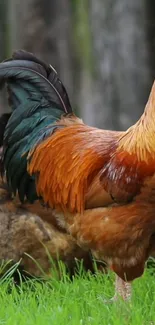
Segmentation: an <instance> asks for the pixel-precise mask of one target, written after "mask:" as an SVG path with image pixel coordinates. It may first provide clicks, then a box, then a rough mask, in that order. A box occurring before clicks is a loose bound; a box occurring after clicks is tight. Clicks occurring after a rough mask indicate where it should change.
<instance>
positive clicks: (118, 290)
mask: <svg viewBox="0 0 155 325" xmlns="http://www.w3.org/2000/svg"><path fill="white" fill-rule="evenodd" d="M119 297H121V298H122V299H123V300H130V298H131V283H129V282H125V281H123V280H122V279H121V278H120V277H118V275H116V280H115V295H114V297H113V298H112V300H113V301H116V300H117V299H118V298H119Z"/></svg>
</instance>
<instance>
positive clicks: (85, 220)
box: [0, 51, 155, 299]
mask: <svg viewBox="0 0 155 325" xmlns="http://www.w3.org/2000/svg"><path fill="white" fill-rule="evenodd" d="M0 81H1V86H3V85H4V84H5V83H6V84H7V89H8V94H9V103H10V106H11V109H12V114H11V116H10V118H9V120H8V123H7V125H6V128H5V132H4V139H3V170H4V172H5V175H6V181H7V184H8V186H9V189H10V191H11V192H12V193H13V194H14V195H18V197H19V199H20V200H21V202H22V203H23V204H24V202H25V204H26V202H29V203H30V204H32V205H33V204H35V202H36V200H37V201H38V200H39V201H40V204H42V203H43V204H44V206H46V207H47V208H48V209H49V211H51V218H52V216H54V217H55V220H56V222H57V224H58V225H59V226H60V227H61V228H62V229H64V230H65V231H67V232H68V233H69V234H70V235H71V236H72V237H73V238H74V239H75V240H76V243H77V244H78V245H79V246H80V247H82V249H84V250H91V252H92V254H93V255H94V256H95V258H98V259H100V260H104V261H106V262H107V263H108V265H109V267H110V268H111V269H112V270H113V271H114V272H115V273H116V275H117V280H116V290H117V292H118V293H119V294H120V295H121V296H122V297H123V299H127V298H128V296H129V295H130V289H131V288H130V283H131V281H132V280H134V279H136V278H137V277H140V276H141V275H142V274H143V271H144V268H145V262H146V261H147V259H148V257H149V255H151V254H152V252H153V251H154V249H155V245H154V244H155V241H154V237H155V236H154V234H155V218H154V208H155V176H154V173H155V136H154V134H155V125H154V118H155V116H154V115H155V108H154V106H155V85H153V88H152V91H151V94H150V97H149V100H148V103H147V105H146V108H145V111H144V113H143V115H142V116H141V118H140V119H139V121H138V122H137V123H136V124H135V125H133V126H132V127H130V128H129V129H128V130H127V131H125V132H116V131H108V130H100V129H97V128H94V127H90V126H88V125H86V124H84V123H83V121H82V120H81V119H79V118H78V117H76V116H75V115H74V113H73V111H72V108H71V104H70V101H69V98H68V95H67V93H66V90H65V88H64V86H63V84H62V83H61V81H60V80H59V78H58V75H57V73H56V71H55V70H54V69H53V67H52V66H51V65H47V64H45V63H44V62H42V61H41V60H39V59H38V58H36V57H35V56H34V55H33V54H31V53H27V52H24V51H16V52H15V53H14V54H13V56H12V59H9V60H6V61H5V62H2V63H1V64H0Z"/></svg>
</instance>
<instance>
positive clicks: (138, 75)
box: [90, 0, 151, 129]
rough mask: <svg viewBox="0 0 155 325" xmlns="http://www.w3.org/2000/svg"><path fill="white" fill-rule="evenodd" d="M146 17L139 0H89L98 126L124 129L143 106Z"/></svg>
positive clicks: (146, 74)
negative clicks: (96, 89)
mask: <svg viewBox="0 0 155 325" xmlns="http://www.w3.org/2000/svg"><path fill="white" fill-rule="evenodd" d="M146 18H147V17H146V8H145V2H144V1H141V0H137V1H134V0H131V1H127V0H116V1H113V0H105V1H104V4H103V1H102V0H96V1H93V0H91V5H90V24H91V29H92V37H93V48H94V61H95V63H94V66H95V69H96V78H95V83H96V85H97V88H98V96H97V105H96V106H95V107H94V122H95V124H96V125H97V126H99V127H105V128H110V129H113V128H115V129H126V128H127V127H129V126H130V125H131V124H132V123H134V122H135V121H136V120H137V119H138V118H139V116H140V114H141V113H142V111H143V109H144V106H145V103H146V99H147V97H148V93H149V90H150V86H151V78H150V66H149V51H148V44H147V26H146V24H145V22H146Z"/></svg>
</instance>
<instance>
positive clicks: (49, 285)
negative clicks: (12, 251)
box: [0, 270, 155, 325]
mask: <svg viewBox="0 0 155 325" xmlns="http://www.w3.org/2000/svg"><path fill="white" fill-rule="evenodd" d="M80 273H81V274H80V275H77V276H76V277H75V278H74V279H73V281H70V280H69V278H68V276H67V275H66V274H65V272H64V274H63V278H62V280H61V281H58V280H57V279H56V278H55V279H50V280H48V281H46V282H41V281H37V280H35V279H33V280H29V281H27V282H26V283H24V282H22V280H21V284H20V286H15V285H14V282H13V279H12V278H11V276H10V275H11V273H8V274H7V276H6V280H5V281H4V278H2V280H1V289H0V324H8V325H20V324H21V325H32V324H36V325H48V324H49V325H89V324H90V325H100V324H101V325H104V324H106V325H113V324H114V325H124V324H130V325H132V324H133V325H143V324H144V325H147V324H150V325H152V324H155V298H154V293H155V276H154V275H151V272H150V270H147V271H146V272H145V274H144V276H143V277H142V278H141V279H138V280H136V281H135V283H134V285H133V297H132V301H131V303H124V302H122V301H120V302H117V303H113V304H106V303H105V302H104V299H109V298H111V297H112V295H113V293H114V286H113V282H114V275H113V274H112V273H110V274H109V275H104V276H103V275H102V274H98V275H95V276H92V275H90V274H87V275H86V274H84V273H83V272H82V271H81V272H80Z"/></svg>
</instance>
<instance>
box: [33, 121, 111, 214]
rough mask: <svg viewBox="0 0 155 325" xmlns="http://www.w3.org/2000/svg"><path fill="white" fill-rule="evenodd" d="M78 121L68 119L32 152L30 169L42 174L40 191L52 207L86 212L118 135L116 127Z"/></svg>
mask: <svg viewBox="0 0 155 325" xmlns="http://www.w3.org/2000/svg"><path fill="white" fill-rule="evenodd" d="M75 121H76V120H75ZM75 121H74V124H73V125H69V126H68V122H67V126H66V127H65V126H64V128H63V129H61V130H58V131H57V132H55V134H54V135H52V136H51V137H49V138H47V139H46V140H45V141H44V142H42V143H41V144H39V145H38V146H37V147H36V148H35V149H34V151H32V152H30V155H29V156H30V162H29V165H28V172H29V173H30V174H38V178H37V182H36V187H37V193H38V195H41V196H43V198H44V201H45V203H48V204H49V205H50V207H57V208H61V209H64V210H66V209H68V210H69V211H71V212H73V211H78V212H82V211H84V209H85V196H86V193H87V191H88V188H89V186H90V184H91V182H92V181H93V179H94V177H95V176H96V175H97V174H98V172H99V171H100V170H101V168H102V167H103V165H104V163H105V162H106V160H108V158H109V154H110V153H111V150H112V149H113V147H114V146H115V143H114V141H115V142H116V139H115V137H113V132H112V131H111V132H110V131H107V132H104V131H102V130H98V129H95V128H91V127H88V126H86V125H84V124H83V123H81V124H80V123H79V120H78V119H77V123H75ZM62 123H65V120H64V121H63V120H62ZM103 143H104V146H103Z"/></svg>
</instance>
